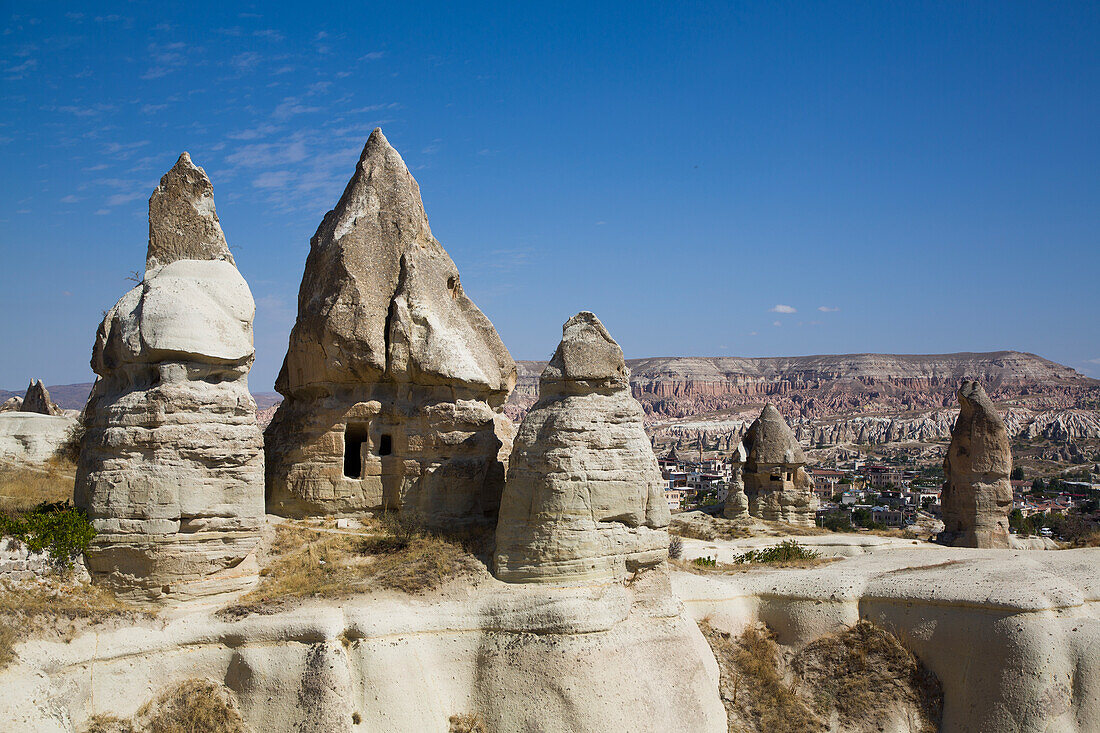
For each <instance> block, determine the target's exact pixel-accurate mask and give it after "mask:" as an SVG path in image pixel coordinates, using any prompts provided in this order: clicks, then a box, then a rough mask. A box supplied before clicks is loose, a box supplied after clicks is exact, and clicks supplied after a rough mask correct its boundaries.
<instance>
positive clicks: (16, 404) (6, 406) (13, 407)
mask: <svg viewBox="0 0 1100 733" xmlns="http://www.w3.org/2000/svg"><path fill="white" fill-rule="evenodd" d="M22 407H23V398H22V397H20V396H19V395H16V396H14V397H9V398H7V399H6V400H4V403H3V404H0V412H19V411H20V410H21V409H22Z"/></svg>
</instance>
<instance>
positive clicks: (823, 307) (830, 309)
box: [817, 305, 840, 313]
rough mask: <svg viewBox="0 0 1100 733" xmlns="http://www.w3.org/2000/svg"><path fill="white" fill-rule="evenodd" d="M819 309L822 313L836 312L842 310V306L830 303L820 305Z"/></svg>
mask: <svg viewBox="0 0 1100 733" xmlns="http://www.w3.org/2000/svg"><path fill="white" fill-rule="evenodd" d="M817 309H818V310H819V311H821V312H822V313H836V312H837V311H838V310H840V308H837V307H835V306H830V305H819V306H818V307H817Z"/></svg>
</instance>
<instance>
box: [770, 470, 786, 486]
mask: <svg viewBox="0 0 1100 733" xmlns="http://www.w3.org/2000/svg"><path fill="white" fill-rule="evenodd" d="M771 480H772V481H774V482H775V483H780V482H782V481H783V471H782V470H775V471H772V475H771Z"/></svg>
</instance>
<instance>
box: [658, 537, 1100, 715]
mask: <svg viewBox="0 0 1100 733" xmlns="http://www.w3.org/2000/svg"><path fill="white" fill-rule="evenodd" d="M799 539H800V541H801V540H802V539H803V538H799ZM804 539H806V540H810V539H813V540H815V541H817V542H819V543H822V544H824V543H825V538H819V537H815V538H804ZM866 539H867V538H851V537H844V536H839V537H838V538H837V539H836V540H835V542H837V543H845V542H857V543H863V544H864V545H866ZM774 541H775V540H773V543H774ZM904 542H905V541H903V540H891V539H889V538H876V539H875V540H874V541H873V544H881V545H882V546H881V547H874V546H863V547H861V548H859V553H860V554H858V556H854V557H848V558H847V559H844V560H841V561H838V562H831V563H828V564H824V565H818V566H816V567H813V568H809V569H791V568H784V569H768V568H766V567H764V568H759V569H753V570H749V571H747V572H739V573H733V574H723V573H707V574H698V573H688V572H676V573H674V574H673V586H674V588H675V589H676V592H677V595H678V596H679V597H680V598H682V599H684V603H685V604H686V606H687V607H688V610H689V612H690V613H691V614H692V615H693V616H694V617H695V618H697V619H703V618H707V619H708V620H709V623H710V624H711V625H712V626H714V627H715V628H718V629H721V630H722V631H725V632H727V633H731V634H739V633H740V632H741V631H742V630H744V629H745V628H746V627H748V626H749V625H751V624H755V623H758V622H763V623H764V624H766V625H767V626H768V627H769V628H770V629H771V630H772V631H773V632H775V633H776V634H777V637H778V641H779V642H780V643H781V644H783V645H785V646H787V647H789V648H791V649H792V650H800V649H802V648H804V647H805V646H806V645H808V644H810V643H811V642H813V641H815V640H816V639H819V638H821V637H822V636H824V635H826V634H829V633H834V632H837V631H841V630H843V629H845V628H849V627H852V626H854V625H855V624H856V623H857V622H858V621H859V620H861V619H866V620H870V621H873V622H874V623H876V624H878V625H879V626H881V627H883V628H886V629H889V630H891V631H892V632H893V633H894V634H895V635H897V636H898V638H899V639H900V640H901V642H902V643H903V644H904V645H905V646H906V647H907V648H908V649H910V650H912V651H913V653H914V654H915V655H916V656H917V657H918V658H919V659H920V660H921V662H922V663H923V664H924V665H925V666H926V667H927V668H928V669H930V670H931V671H932V672H933V673H934V674H935V675H936V676H937V677H938V678H939V680H940V682H941V683H942V685H943V692H944V709H943V721H942V725H941V728H940V729H941V730H945V731H963V732H966V733H995V732H997V733H999V732H1000V731H1006V730H1012V731H1022V732H1023V733H1040V732H1042V731H1050V730H1058V731H1067V732H1069V733H1085V732H1086V731H1093V730H1100V569H1098V568H1100V566H1098V564H1097V562H1096V557H1097V553H1098V551H1097V550H1064V551H1060V552H1016V551H1012V550H979V549H964V548H946V547H936V546H932V545H928V544H925V543H922V544H921V545H919V546H912V545H908V546H907V545H905V544H904ZM725 545H726V543H724V542H723V541H721V540H713V541H707V542H700V541H697V540H688V539H685V540H684V555H685V557H697V556H700V555H701V554H709V555H711V556H714V555H715V554H716V553H715V551H714V550H713V549H711V548H712V547H714V546H722V547H725ZM721 556H722V555H720V557H721ZM720 562H721V560H720Z"/></svg>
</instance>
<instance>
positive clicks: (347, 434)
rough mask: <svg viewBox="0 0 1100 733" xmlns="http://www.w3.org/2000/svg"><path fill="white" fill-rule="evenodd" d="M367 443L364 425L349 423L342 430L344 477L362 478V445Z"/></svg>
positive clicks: (365, 426)
mask: <svg viewBox="0 0 1100 733" xmlns="http://www.w3.org/2000/svg"><path fill="white" fill-rule="evenodd" d="M366 442H367V425H366V423H354V422H349V423H348V424H347V426H346V427H345V428H344V475H345V476H347V477H348V478H363V454H362V448H363V443H366Z"/></svg>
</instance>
